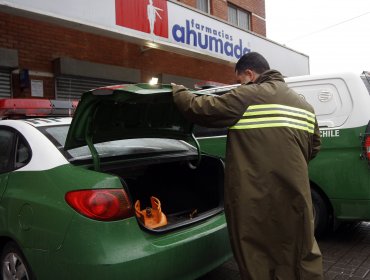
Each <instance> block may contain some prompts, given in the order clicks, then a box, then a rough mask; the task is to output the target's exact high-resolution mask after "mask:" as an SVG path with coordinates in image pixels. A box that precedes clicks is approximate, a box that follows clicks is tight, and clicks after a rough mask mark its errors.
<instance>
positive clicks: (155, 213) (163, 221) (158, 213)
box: [135, 196, 167, 229]
mask: <svg viewBox="0 0 370 280" xmlns="http://www.w3.org/2000/svg"><path fill="white" fill-rule="evenodd" d="M150 202H151V204H152V207H147V208H145V209H143V210H141V209H140V201H139V200H136V202H135V212H136V217H138V219H139V220H140V221H141V222H142V223H143V224H144V225H145V226H146V227H147V228H150V229H153V228H157V227H161V226H165V225H167V217H166V215H165V214H163V213H162V209H161V202H160V201H159V199H158V198H156V197H154V196H151V197H150Z"/></svg>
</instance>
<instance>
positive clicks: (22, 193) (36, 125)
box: [0, 84, 231, 280]
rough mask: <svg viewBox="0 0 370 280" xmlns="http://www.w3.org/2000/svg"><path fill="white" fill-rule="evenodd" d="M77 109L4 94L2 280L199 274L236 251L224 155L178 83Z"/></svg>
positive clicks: (93, 98)
mask: <svg viewBox="0 0 370 280" xmlns="http://www.w3.org/2000/svg"><path fill="white" fill-rule="evenodd" d="M74 110H75V107H74V104H73V103H72V102H68V101H65V102H62V101H49V100H39V99H29V100H21V99H18V100H17V99H2V100H0V115H1V118H2V120H0V252H1V254H0V255H1V266H0V267H1V268H0V269H1V277H2V279H4V280H5V279H6V280H7V279H39V280H40V279H135V280H136V279H195V278H197V277H199V276H201V275H203V274H205V273H206V272H208V271H210V270H212V269H214V268H215V267H217V266H219V265H220V264H222V263H223V262H225V261H226V260H228V259H229V258H230V257H231V250H230V246H229V241H228V234H227V227H226V221H225V216H224V212H223V176H224V166H223V162H222V161H221V160H220V158H218V157H214V156H209V155H206V154H202V153H201V152H200V150H199V145H198V144H197V141H196V139H195V138H194V137H193V136H192V125H191V124H190V123H188V122H187V121H186V120H185V119H184V118H183V117H182V116H181V115H180V114H179V112H178V111H177V110H176V108H175V106H174V105H173V103H172V95H171V87H169V86H149V85H145V84H138V85H121V86H113V87H105V88H99V89H95V90H92V91H89V92H87V93H85V94H84V95H83V97H82V99H81V101H80V102H79V104H78V106H77V109H76V110H75V114H74V117H73V119H72V118H71V117H64V115H66V114H67V115H68V114H70V113H72V112H73V111H74ZM153 198H155V201H156V204H153ZM158 213H159V214H161V215H162V216H161V218H164V219H161V221H159V220H157V219H156V218H157V217H159V216H158V215H157V214H158ZM148 221H150V222H151V223H147V222H148Z"/></svg>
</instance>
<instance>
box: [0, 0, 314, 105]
mask: <svg viewBox="0 0 370 280" xmlns="http://www.w3.org/2000/svg"><path fill="white" fill-rule="evenodd" d="M101 2H104V5H103V4H102V3H101ZM265 36H266V19H265V3H264V1H263V0H228V1H226V0H180V1H166V0H106V1H100V0H91V1H84V0H65V1H56V0H49V1H47V2H45V1H42V0H27V1H26V0H12V1H3V0H0V98H7V97H41V98H51V99H78V98H79V97H80V96H81V93H83V92H84V91H86V90H88V89H91V88H96V87H99V86H103V85H108V84H117V83H138V82H148V81H149V80H150V79H151V78H152V77H157V78H158V79H159V81H160V82H162V83H170V82H175V83H181V84H184V85H186V86H188V87H194V84H195V83H197V82H200V81H215V82H218V83H225V84H232V83H235V75H234V64H235V61H237V59H238V58H239V57H240V56H241V55H242V54H243V53H246V52H249V51H260V52H261V53H263V54H264V55H265V56H266V57H267V58H268V59H269V61H272V67H274V68H277V69H279V67H280V66H281V67H282V69H283V71H282V72H285V73H284V74H285V75H287V76H290V75H299V74H307V73H308V72H309V65H308V57H307V56H305V55H303V54H300V53H298V52H296V51H293V50H290V49H287V48H285V47H283V46H281V45H279V44H277V43H275V42H272V41H270V40H268V39H267V38H265ZM290 57H291V58H292V60H293V61H294V63H292V65H291V66H290V65H286V63H285V62H284V60H285V61H286V59H287V58H290ZM280 59H281V60H280Z"/></svg>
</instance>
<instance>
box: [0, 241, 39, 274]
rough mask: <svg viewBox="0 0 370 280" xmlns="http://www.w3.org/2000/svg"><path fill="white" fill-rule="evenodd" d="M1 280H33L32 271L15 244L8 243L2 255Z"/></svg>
mask: <svg viewBox="0 0 370 280" xmlns="http://www.w3.org/2000/svg"><path fill="white" fill-rule="evenodd" d="M0 272H1V274H0V275H1V277H2V278H1V279H3V280H13V279H18V280H33V279H34V277H33V276H32V273H31V270H30V268H29V265H28V264H27V261H26V259H25V257H24V256H23V254H22V252H21V251H20V250H19V248H18V246H17V245H16V244H15V243H14V242H8V243H7V244H6V245H5V246H4V249H3V251H2V253H1V267H0Z"/></svg>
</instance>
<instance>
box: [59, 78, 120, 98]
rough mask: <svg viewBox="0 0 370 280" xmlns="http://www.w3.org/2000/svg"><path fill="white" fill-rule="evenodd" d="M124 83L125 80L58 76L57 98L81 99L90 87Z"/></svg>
mask: <svg viewBox="0 0 370 280" xmlns="http://www.w3.org/2000/svg"><path fill="white" fill-rule="evenodd" d="M123 83H125V82H122V81H111V80H97V79H87V78H77V77H57V78H56V96H57V99H62V100H76V99H80V98H81V95H82V94H83V93H84V92H86V91H89V90H90V89H94V88H98V87H103V86H109V85H115V84H123Z"/></svg>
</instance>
